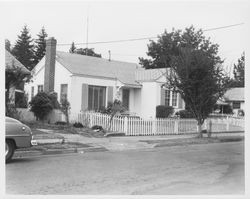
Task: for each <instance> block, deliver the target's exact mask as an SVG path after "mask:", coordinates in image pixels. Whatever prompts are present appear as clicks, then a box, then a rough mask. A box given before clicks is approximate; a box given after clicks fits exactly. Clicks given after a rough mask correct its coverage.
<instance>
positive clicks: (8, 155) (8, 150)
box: [5, 140, 15, 163]
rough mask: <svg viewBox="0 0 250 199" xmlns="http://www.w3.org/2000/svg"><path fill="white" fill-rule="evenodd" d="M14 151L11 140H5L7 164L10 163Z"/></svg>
mask: <svg viewBox="0 0 250 199" xmlns="http://www.w3.org/2000/svg"><path fill="white" fill-rule="evenodd" d="M14 151H15V145H14V143H13V141H11V140H6V141H5V162H6V163H8V162H10V160H11V158H12V156H13V154H14Z"/></svg>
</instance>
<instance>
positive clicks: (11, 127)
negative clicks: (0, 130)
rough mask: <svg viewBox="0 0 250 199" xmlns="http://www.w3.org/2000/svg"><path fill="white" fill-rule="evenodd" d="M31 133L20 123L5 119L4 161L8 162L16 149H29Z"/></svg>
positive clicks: (8, 118)
mask: <svg viewBox="0 0 250 199" xmlns="http://www.w3.org/2000/svg"><path fill="white" fill-rule="evenodd" d="M32 138H33V136H32V132H31V130H30V128H29V127H28V126H26V125H25V124H23V123H22V122H20V121H18V120H16V119H13V118H10V117H5V161H6V162H9V161H10V160H11V158H12V156H13V154H14V152H15V150H16V149H18V148H26V147H31V146H32V144H31V142H32Z"/></svg>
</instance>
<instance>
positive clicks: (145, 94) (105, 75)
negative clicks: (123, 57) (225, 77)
mask: <svg viewBox="0 0 250 199" xmlns="http://www.w3.org/2000/svg"><path fill="white" fill-rule="evenodd" d="M31 72H32V75H33V79H32V81H31V82H30V83H28V84H26V85H25V90H26V92H27V93H28V96H29V100H31V98H32V97H33V96H35V95H36V94H37V93H38V92H40V91H45V92H52V91H54V92H56V93H57V94H58V101H59V102H60V100H61V98H63V97H67V99H68V101H69V102H70V106H71V109H70V112H71V113H72V114H73V113H74V114H77V113H80V111H86V110H99V109H101V108H102V107H105V106H107V104H108V102H113V101H114V99H119V100H121V101H122V103H123V105H124V106H125V107H126V108H127V112H128V113H129V114H131V115H136V116H140V117H142V118H154V117H155V115H156V106H157V105H169V106H173V107H174V108H175V110H180V109H184V101H183V100H182V99H181V97H180V96H179V94H177V93H176V92H172V91H171V90H166V89H165V88H164V86H163V85H164V83H166V75H167V74H168V71H167V70H166V69H152V70H145V69H143V68H141V67H140V66H139V65H137V64H135V63H127V62H120V61H114V60H108V59H103V58H97V57H90V56H84V55H78V54H71V53H67V52H60V51H56V40H55V39H54V38H53V37H52V38H49V39H48V40H47V42H46V55H45V57H44V58H43V59H42V60H41V61H40V62H39V63H38V64H37V65H36V66H35V67H34V69H33V70H32V71H31Z"/></svg>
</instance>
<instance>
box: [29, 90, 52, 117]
mask: <svg viewBox="0 0 250 199" xmlns="http://www.w3.org/2000/svg"><path fill="white" fill-rule="evenodd" d="M30 106H31V109H30V111H32V112H33V113H34V115H35V117H36V118H37V119H39V120H44V119H45V117H46V116H47V115H48V114H49V113H50V112H51V111H52V110H53V108H54V107H53V103H52V102H51V98H50V97H49V95H48V94H47V93H45V92H39V93H38V94H37V95H36V96H35V97H33V98H32V100H31V102H30Z"/></svg>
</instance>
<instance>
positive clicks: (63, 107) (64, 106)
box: [60, 98, 70, 124]
mask: <svg viewBox="0 0 250 199" xmlns="http://www.w3.org/2000/svg"><path fill="white" fill-rule="evenodd" d="M60 109H61V111H62V112H63V114H64V115H65V117H66V122H67V124H69V110H70V103H69V102H68V100H67V98H62V100H61V106H60Z"/></svg>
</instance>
